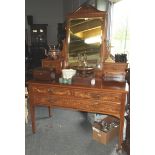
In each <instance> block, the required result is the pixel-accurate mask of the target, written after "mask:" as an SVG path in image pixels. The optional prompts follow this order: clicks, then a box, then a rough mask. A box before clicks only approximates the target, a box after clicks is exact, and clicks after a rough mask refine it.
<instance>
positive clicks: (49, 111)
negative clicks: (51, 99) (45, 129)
mask: <svg viewBox="0 0 155 155" xmlns="http://www.w3.org/2000/svg"><path fill="white" fill-rule="evenodd" d="M48 113H49V117H51V107H50V106H49V107H48Z"/></svg>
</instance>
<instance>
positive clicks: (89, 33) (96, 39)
mask: <svg viewBox="0 0 155 155" xmlns="http://www.w3.org/2000/svg"><path fill="white" fill-rule="evenodd" d="M101 44H102V19H101V18H77V19H71V20H69V34H68V51H69V60H68V62H69V65H70V66H88V67H95V66H96V64H97V61H98V60H99V59H100V51H101Z"/></svg>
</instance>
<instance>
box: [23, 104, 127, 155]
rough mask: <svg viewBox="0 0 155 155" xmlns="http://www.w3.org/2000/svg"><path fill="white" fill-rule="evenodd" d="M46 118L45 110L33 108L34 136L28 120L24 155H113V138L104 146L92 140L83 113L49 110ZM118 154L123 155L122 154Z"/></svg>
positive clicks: (46, 110) (114, 152) (89, 125)
mask: <svg viewBox="0 0 155 155" xmlns="http://www.w3.org/2000/svg"><path fill="white" fill-rule="evenodd" d="M51 112H52V114H53V116H52V117H51V118H49V117H48V109H47V108H46V107H37V108H36V133H35V134H32V130H31V123H30V120H29V122H28V124H26V125H25V155H117V154H118V153H116V145H117V143H118V138H117V137H116V138H115V139H113V140H112V141H111V142H110V143H108V144H106V145H104V144H100V143H98V142H96V141H95V140H93V139H92V126H91V124H90V122H89V121H88V119H87V113H83V112H79V111H73V110H67V109H53V110H51ZM122 155H126V153H125V152H123V153H122Z"/></svg>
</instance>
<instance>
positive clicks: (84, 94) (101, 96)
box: [73, 90, 121, 103]
mask: <svg viewBox="0 0 155 155" xmlns="http://www.w3.org/2000/svg"><path fill="white" fill-rule="evenodd" d="M73 94H74V96H75V97H77V98H83V99H93V100H94V99H97V100H101V101H107V102H118V103H119V102H121V95H120V94H116V93H115V94H112V93H104V92H100V91H88V90H82V91H81V90H74V91H73Z"/></svg>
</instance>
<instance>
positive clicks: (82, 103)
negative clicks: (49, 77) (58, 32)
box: [28, 5, 128, 149]
mask: <svg viewBox="0 0 155 155" xmlns="http://www.w3.org/2000/svg"><path fill="white" fill-rule="evenodd" d="M106 15H107V14H106V12H103V11H98V10H97V9H96V8H93V7H92V6H89V5H83V6H81V7H80V8H78V9H77V10H76V11H74V12H73V13H72V14H69V16H68V24H67V38H66V40H67V41H64V45H63V50H62V51H61V53H62V57H63V60H64V61H63V62H64V64H62V66H63V68H66V67H70V68H71V67H75V65H77V62H76V60H77V57H78V55H79V54H80V55H83V53H84V54H86V55H87V58H88V59H87V60H88V61H87V62H88V64H87V65H88V66H96V65H97V64H96V63H98V62H99V63H100V65H101V66H103V68H100V69H99V70H97V72H96V71H95V72H94V73H95V74H94V75H95V78H96V84H95V85H94V86H91V84H90V83H89V82H86V83H84V82H83V83H80V82H79V83H78V82H76V81H73V82H72V84H70V85H67V84H59V83H58V82H56V81H58V79H56V80H54V81H36V80H31V81H28V93H29V99H30V112H31V121H32V131H33V133H35V132H36V126H35V107H36V106H40V105H41V106H47V107H49V109H50V108H55V107H56V108H67V109H74V110H78V111H85V112H93V113H100V114H108V115H112V116H115V117H117V118H119V119H120V129H119V144H118V149H120V148H121V145H122V142H123V126H124V112H125V103H126V96H127V93H128V86H127V84H126V82H114V81H104V78H103V76H104V75H106V74H107V73H108V74H110V75H111V74H112V75H115V74H117V76H118V74H120V75H121V76H122V75H124V76H125V68H126V67H127V64H121V63H119V64H117V65H116V64H115V63H113V64H107V63H106V64H105V59H106V58H107V57H108V52H107V49H106V41H105V40H106V35H105V34H106V22H105V19H106ZM93 35H95V36H96V35H101V36H100V38H102V40H101V44H100V43H96V44H94V43H93V44H91V45H90V44H89V46H88V44H87V43H84V41H83V40H84V39H85V40H86V39H87V38H89V37H90V36H93ZM86 48H87V50H86ZM45 61H46V60H44V61H43V62H42V63H43V64H42V65H44V63H45ZM51 61H52V60H51ZM48 63H49V60H48ZM102 64H103V65H102ZM48 67H53V63H50V66H49V64H48ZM56 68H57V66H56ZM57 69H58V70H59V71H60V72H61V69H62V68H61V67H59V66H58V68H57ZM95 69H96V68H95ZM88 78H90V77H88ZM49 112H50V111H49Z"/></svg>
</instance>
